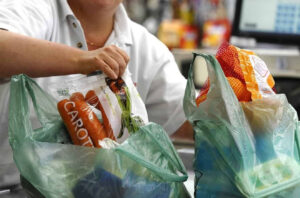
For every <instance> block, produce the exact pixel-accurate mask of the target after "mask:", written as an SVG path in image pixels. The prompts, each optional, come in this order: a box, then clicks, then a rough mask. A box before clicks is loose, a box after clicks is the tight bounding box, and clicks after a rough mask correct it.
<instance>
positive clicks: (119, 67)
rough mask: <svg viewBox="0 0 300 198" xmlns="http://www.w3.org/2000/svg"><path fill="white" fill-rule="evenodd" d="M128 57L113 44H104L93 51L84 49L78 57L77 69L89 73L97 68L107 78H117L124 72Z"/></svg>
mask: <svg viewBox="0 0 300 198" xmlns="http://www.w3.org/2000/svg"><path fill="white" fill-rule="evenodd" d="M128 62H129V57H128V55H127V54H126V52H125V51H123V50H122V49H120V48H118V47H117V46H115V45H109V46H105V47H103V48H99V49H97V50H93V51H84V53H83V55H82V56H81V57H80V59H79V71H80V73H82V74H89V73H92V72H94V71H97V70H101V71H102V72H104V73H105V74H106V75H107V76H108V77H109V78H111V79H117V78H118V77H119V76H122V74H123V73H124V71H125V69H126V67H127V64H128Z"/></svg>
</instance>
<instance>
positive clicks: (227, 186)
mask: <svg viewBox="0 0 300 198" xmlns="http://www.w3.org/2000/svg"><path fill="white" fill-rule="evenodd" d="M196 58H204V59H205V60H206V64H207V69H208V74H209V79H210V90H209V92H208V94H207V99H206V100H205V101H203V102H202V103H200V105H199V107H197V106H196V102H195V87H194V82H193V64H194V62H193V63H192V64H191V68H190V71H189V77H188V83H187V87H186V92H185V97H184V110H185V114H186V117H187V119H188V120H189V121H190V122H191V123H192V124H193V127H194V131H195V162H194V169H195V175H196V178H195V195H196V197H197V198H198V197H205V198H206V197H217V198H219V197H221V198H222V197H228V198H229V197H255V198H257V197H285V198H287V197H289V198H290V197H294V198H296V197H300V187H298V186H300V185H299V184H300V161H299V149H300V147H299V131H300V129H299V122H298V117H297V113H296V111H295V110H294V108H293V107H292V106H291V105H290V104H289V103H288V101H287V99H286V97H285V95H283V94H276V95H275V96H272V97H268V98H265V99H260V100H256V101H253V102H248V103H240V102H239V101H238V99H237V98H236V96H235V94H234V92H233V90H232V89H231V87H230V85H229V83H228V81H227V79H226V77H225V75H224V73H223V71H222V68H221V66H220V65H219V63H218V61H217V60H216V59H215V57H214V56H211V55H204V54H194V61H195V59H196ZM245 112H247V113H245ZM254 114H255V116H256V117H259V116H261V117H260V118H261V119H258V120H255V121H253V120H251V119H249V118H250V117H251V116H249V115H254ZM261 129H263V130H261ZM297 185H298V186H297Z"/></svg>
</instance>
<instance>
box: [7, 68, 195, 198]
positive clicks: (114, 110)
mask: <svg viewBox="0 0 300 198" xmlns="http://www.w3.org/2000/svg"><path fill="white" fill-rule="evenodd" d="M49 86H50V90H51V91H50V93H46V92H45V91H43V90H42V89H41V88H40V87H39V86H38V85H37V83H36V82H35V81H34V80H32V79H31V78H29V77H27V76H26V75H18V76H14V77H13V78H12V79H11V97H10V119H9V140H10V144H11V147H12V150H13V153H14V160H15V163H16V165H17V167H18V169H19V171H20V173H21V176H22V178H23V179H22V180H23V181H24V182H23V184H24V185H25V184H29V185H25V188H26V189H27V191H29V194H31V195H33V197H59V198H61V197H74V198H89V197H101V198H111V197H116V198H117V197H122V198H132V197H137V198H142V197H146V198H158V197H159V198H173V197H174V198H181V197H190V196H189V194H188V192H187V190H186V188H185V186H184V184H183V182H184V181H185V180H186V179H187V173H186V169H185V167H184V166H183V163H182V161H181V159H180V158H179V156H178V154H177V152H176V150H175V148H174V147H173V145H172V143H171V141H170V139H169V137H168V135H167V134H166V132H165V131H164V130H163V128H162V127H161V126H159V125H157V124H155V123H151V122H148V118H147V113H146V109H145V106H144V103H143V102H142V100H141V98H140V96H139V94H138V92H137V91H136V88H135V87H134V85H133V83H132V81H131V77H130V74H129V73H128V72H126V73H125V74H124V75H123V76H122V78H119V79H117V80H111V79H108V78H106V76H105V75H104V74H101V75H94V76H88V77H86V76H84V77H77V78H75V79H74V80H69V81H66V82H65V83H61V84H59V85H56V84H53V85H49ZM31 104H32V105H31ZM32 111H33V112H35V114H36V116H37V118H38V120H39V122H40V126H39V127H37V128H35V127H34V126H33V125H32V123H31V120H30V117H29V114H30V113H31V112H32ZM24 185H23V186H24ZM28 186H31V188H29V187H28ZM27 187H28V188H27ZM36 192H38V193H36Z"/></svg>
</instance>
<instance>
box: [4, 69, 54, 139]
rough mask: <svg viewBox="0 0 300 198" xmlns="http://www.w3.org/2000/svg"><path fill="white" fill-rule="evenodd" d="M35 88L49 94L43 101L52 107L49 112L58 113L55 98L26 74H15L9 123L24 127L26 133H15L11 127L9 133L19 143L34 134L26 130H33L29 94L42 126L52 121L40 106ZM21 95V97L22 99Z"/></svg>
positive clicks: (12, 82) (12, 79)
mask: <svg viewBox="0 0 300 198" xmlns="http://www.w3.org/2000/svg"><path fill="white" fill-rule="evenodd" d="M20 82H21V83H20ZM33 88H34V89H36V90H38V92H40V93H43V96H45V94H46V95H47V97H43V98H42V100H43V101H42V102H43V103H44V104H45V105H47V107H50V109H49V108H48V109H47V110H48V111H47V113H53V114H55V115H56V114H57V112H56V104H55V100H54V99H53V98H52V97H51V96H50V95H48V94H47V93H45V92H44V91H43V90H42V89H41V88H40V87H39V86H38V85H37V83H36V82H35V81H34V80H32V79H31V78H29V77H28V76H26V75H25V74H20V75H17V76H13V77H12V78H11V84H10V89H11V92H10V104H9V125H10V126H20V127H22V128H24V130H22V131H23V132H24V133H23V134H18V135H14V131H13V130H11V129H9V133H10V137H14V140H17V141H20V142H19V143H21V141H22V140H21V139H26V138H27V139H28V138H30V137H32V134H25V131H27V132H28V131H33V128H32V124H31V121H30V109H29V100H28V97H27V96H28V95H29V97H30V98H31V100H32V103H33V109H34V111H35V113H36V115H37V118H38V120H39V122H40V123H41V125H42V127H44V126H45V125H46V123H49V122H51V120H50V119H49V118H48V117H47V116H46V115H45V113H44V111H43V109H41V108H40V107H39V105H38V101H37V100H38V96H37V93H35V92H34V91H33ZM19 97H21V99H20V98H19ZM24 112H25V113H24ZM55 112H56V113H55ZM20 116H22V119H20V118H18V117H20ZM10 128H11V127H10ZM25 129H26V130H25ZM10 140H12V139H11V138H10Z"/></svg>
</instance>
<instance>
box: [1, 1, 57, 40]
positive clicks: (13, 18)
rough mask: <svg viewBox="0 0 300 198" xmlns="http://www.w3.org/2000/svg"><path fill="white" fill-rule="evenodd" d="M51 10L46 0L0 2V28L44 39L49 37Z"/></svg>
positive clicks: (51, 18) (51, 20) (51, 19)
mask: <svg viewBox="0 0 300 198" xmlns="http://www.w3.org/2000/svg"><path fill="white" fill-rule="evenodd" d="M52 15H53V10H52V8H51V4H50V3H49V2H48V0H21V1H20V0H1V1H0V28H2V29H6V30H9V31H11V32H15V33H19V34H23V35H26V36H30V37H34V38H38V39H46V40H48V39H49V38H50V35H51V29H52V25H53V19H54V18H53V16H52Z"/></svg>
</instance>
